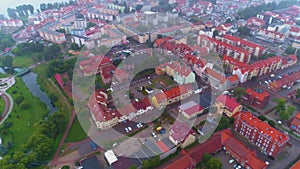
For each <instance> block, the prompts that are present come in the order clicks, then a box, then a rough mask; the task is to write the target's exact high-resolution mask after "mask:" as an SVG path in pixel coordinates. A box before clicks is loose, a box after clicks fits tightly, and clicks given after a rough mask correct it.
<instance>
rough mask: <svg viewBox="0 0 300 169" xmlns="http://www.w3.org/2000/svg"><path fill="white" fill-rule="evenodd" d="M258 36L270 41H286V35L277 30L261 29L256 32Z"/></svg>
mask: <svg viewBox="0 0 300 169" xmlns="http://www.w3.org/2000/svg"><path fill="white" fill-rule="evenodd" d="M256 35H257V36H258V37H260V38H261V39H263V40H266V41H270V42H277V43H283V42H284V41H285V35H284V34H283V33H280V32H276V31H269V30H266V29H259V30H258V31H257V33H256Z"/></svg>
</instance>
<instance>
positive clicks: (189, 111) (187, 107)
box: [178, 101, 204, 120]
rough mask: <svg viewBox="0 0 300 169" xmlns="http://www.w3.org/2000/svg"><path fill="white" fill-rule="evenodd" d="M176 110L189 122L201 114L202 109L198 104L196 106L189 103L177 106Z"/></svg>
mask: <svg viewBox="0 0 300 169" xmlns="http://www.w3.org/2000/svg"><path fill="white" fill-rule="evenodd" d="M178 110H179V113H181V114H182V116H183V117H185V118H186V119H188V120H190V119H192V118H195V117H197V116H198V115H200V114H202V113H203V110H204V108H203V107H201V106H200V105H199V104H197V103H196V102H195V101H189V102H187V103H184V104H182V105H180V106H178Z"/></svg>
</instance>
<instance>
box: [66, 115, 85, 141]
mask: <svg viewBox="0 0 300 169" xmlns="http://www.w3.org/2000/svg"><path fill="white" fill-rule="evenodd" d="M85 138H87V134H86V133H85V131H84V130H83V129H82V127H81V124H80V122H79V121H78V119H77V118H76V119H75V120H74V122H73V125H72V127H71V129H70V132H69V134H68V137H67V139H66V142H78V141H81V140H84V139H85Z"/></svg>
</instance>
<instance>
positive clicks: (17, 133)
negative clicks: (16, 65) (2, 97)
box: [4, 78, 49, 152]
mask: <svg viewBox="0 0 300 169" xmlns="http://www.w3.org/2000/svg"><path fill="white" fill-rule="evenodd" d="M7 92H8V93H9V94H10V95H11V96H12V97H13V99H15V98H17V97H18V96H21V95H22V96H23V97H24V98H25V99H24V101H23V103H26V104H27V105H28V107H27V108H26V109H24V108H21V106H20V105H21V104H20V105H17V104H14V107H13V111H12V113H11V114H10V116H9V118H8V119H7V122H11V123H12V124H13V125H12V126H11V127H10V128H9V129H8V133H9V135H8V139H6V138H5V136H4V139H5V140H6V141H11V142H12V143H13V144H14V146H13V148H12V149H11V150H10V151H11V152H15V151H23V150H24V147H23V145H24V143H26V140H28V138H29V137H30V136H31V135H32V133H33V131H34V130H35V128H34V124H35V123H36V122H38V121H40V120H42V119H43V118H44V117H45V116H46V115H47V114H48V112H49V110H48V109H47V107H46V105H45V104H44V103H42V102H41V101H40V100H39V99H38V98H37V97H34V96H33V95H32V94H31V92H30V91H29V90H28V88H27V87H26V86H25V84H24V82H23V81H22V79H21V78H17V79H16V84H15V85H14V86H13V87H11V88H10V89H9V90H8V91H7Z"/></svg>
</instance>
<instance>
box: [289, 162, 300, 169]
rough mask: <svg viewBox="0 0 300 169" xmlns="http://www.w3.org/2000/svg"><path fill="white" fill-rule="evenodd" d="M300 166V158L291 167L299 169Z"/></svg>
mask: <svg viewBox="0 0 300 169" xmlns="http://www.w3.org/2000/svg"><path fill="white" fill-rule="evenodd" d="M299 168H300V160H298V161H297V162H296V163H295V164H294V165H293V166H292V167H291V168H290V169H299Z"/></svg>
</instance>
